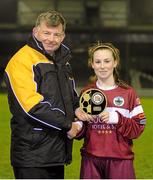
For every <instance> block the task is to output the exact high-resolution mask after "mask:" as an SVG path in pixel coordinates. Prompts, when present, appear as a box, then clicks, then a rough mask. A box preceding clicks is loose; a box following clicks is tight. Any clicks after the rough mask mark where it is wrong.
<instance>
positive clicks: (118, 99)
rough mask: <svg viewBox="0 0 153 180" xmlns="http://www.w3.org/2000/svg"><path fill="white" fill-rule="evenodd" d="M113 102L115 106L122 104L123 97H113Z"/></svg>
mask: <svg viewBox="0 0 153 180" xmlns="http://www.w3.org/2000/svg"><path fill="white" fill-rule="evenodd" d="M113 103H114V104H115V106H123V104H124V98H123V97H121V96H117V97H115V98H114V100H113Z"/></svg>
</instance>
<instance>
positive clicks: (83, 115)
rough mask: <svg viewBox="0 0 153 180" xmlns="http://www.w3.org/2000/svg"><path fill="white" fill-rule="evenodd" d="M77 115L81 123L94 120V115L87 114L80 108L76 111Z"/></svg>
mask: <svg viewBox="0 0 153 180" xmlns="http://www.w3.org/2000/svg"><path fill="white" fill-rule="evenodd" d="M75 115H76V117H77V118H78V119H79V120H80V121H88V122H91V121H93V120H94V117H93V116H92V115H90V114H87V113H85V112H84V111H83V110H82V109H81V108H80V107H79V108H77V109H76V110H75Z"/></svg>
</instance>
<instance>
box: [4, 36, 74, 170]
mask: <svg viewBox="0 0 153 180" xmlns="http://www.w3.org/2000/svg"><path fill="white" fill-rule="evenodd" d="M70 58H71V54H70V51H69V49H68V48H67V47H66V46H65V45H63V44H61V46H60V48H59V49H58V50H57V51H56V52H55V54H54V55H53V56H52V57H51V56H50V55H48V54H47V53H46V52H45V50H44V49H43V46H42V44H41V43H40V42H38V41H37V40H36V39H35V37H33V36H32V37H31V38H30V39H29V41H28V43H27V44H26V45H25V46H24V47H22V48H21V49H20V50H19V51H18V52H17V53H16V54H15V55H14V56H13V57H12V58H11V60H10V61H9V63H8V65H7V67H6V69H5V77H6V84H7V87H8V101H9V106H10V111H11V113H12V119H11V163H12V165H13V166H20V167H43V166H52V165H63V164H64V163H69V162H70V161H71V151H72V141H71V140H69V139H68V138H67V134H66V132H67V131H68V130H70V128H71V124H72V121H73V120H74V110H75V109H76V107H78V96H77V93H76V91H75V84H74V79H73V76H72V71H71V67H70V64H69V60H70Z"/></svg>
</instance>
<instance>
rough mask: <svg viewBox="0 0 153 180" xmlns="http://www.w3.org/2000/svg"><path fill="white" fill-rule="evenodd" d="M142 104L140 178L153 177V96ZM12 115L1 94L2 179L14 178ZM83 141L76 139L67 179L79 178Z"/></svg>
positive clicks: (138, 150)
mask: <svg viewBox="0 0 153 180" xmlns="http://www.w3.org/2000/svg"><path fill="white" fill-rule="evenodd" d="M141 102H142V105H143V108H144V111H145V115H146V117H147V125H146V128H145V131H144V133H143V134H142V135H141V136H140V137H139V138H138V139H136V140H134V152H135V160H134V164H135V170H136V175H137V178H138V179H153V135H152V132H153V98H147V99H145V98H143V99H142V101H141ZM10 117H11V114H10V112H9V109H8V103H7V97H6V95H4V94H0V179H13V178H14V176H13V172H12V168H11V166H10V157H9V154H10V124H9V121H10ZM81 145H82V141H76V140H75V141H74V146H73V162H72V164H71V165H68V166H66V167H65V178H66V179H78V178H79V170H80V147H81Z"/></svg>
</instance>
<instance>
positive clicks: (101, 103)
mask: <svg viewBox="0 0 153 180" xmlns="http://www.w3.org/2000/svg"><path fill="white" fill-rule="evenodd" d="M79 104H80V107H81V108H82V110H83V111H84V112H86V113H87V114H91V115H98V114H100V113H101V112H102V111H103V110H104V109H105V107H106V105H107V98H106V96H105V94H104V93H103V92H102V91H101V90H100V89H96V88H90V89H88V90H86V91H84V92H83V93H82V94H81V97H80V101H79Z"/></svg>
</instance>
